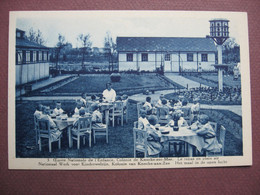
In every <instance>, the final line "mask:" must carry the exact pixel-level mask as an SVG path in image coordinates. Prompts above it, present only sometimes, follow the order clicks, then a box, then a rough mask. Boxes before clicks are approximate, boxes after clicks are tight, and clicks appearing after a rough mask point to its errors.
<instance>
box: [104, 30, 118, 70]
mask: <svg viewBox="0 0 260 195" xmlns="http://www.w3.org/2000/svg"><path fill="white" fill-rule="evenodd" d="M104 48H105V52H106V54H107V55H108V61H109V71H110V62H111V65H112V71H113V70H114V65H113V63H114V57H115V56H116V43H115V42H114V40H113V38H112V35H111V33H110V32H109V31H107V32H106V36H105V38H104Z"/></svg>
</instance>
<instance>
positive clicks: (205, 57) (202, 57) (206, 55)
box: [201, 53, 208, 62]
mask: <svg viewBox="0 0 260 195" xmlns="http://www.w3.org/2000/svg"><path fill="white" fill-rule="evenodd" d="M201 61H202V62H207V61H208V54H206V53H204V54H201Z"/></svg>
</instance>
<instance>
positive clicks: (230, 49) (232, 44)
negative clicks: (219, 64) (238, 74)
mask: <svg viewBox="0 0 260 195" xmlns="http://www.w3.org/2000/svg"><path fill="white" fill-rule="evenodd" d="M222 56H223V63H225V64H232V63H237V62H240V46H239V44H238V43H236V40H235V38H229V39H228V40H227V41H226V42H225V43H224V44H223V53H222Z"/></svg>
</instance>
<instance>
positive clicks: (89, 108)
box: [85, 101, 93, 113]
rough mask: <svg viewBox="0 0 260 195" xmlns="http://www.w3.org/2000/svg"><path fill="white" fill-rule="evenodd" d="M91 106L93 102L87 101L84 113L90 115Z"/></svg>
mask: <svg viewBox="0 0 260 195" xmlns="http://www.w3.org/2000/svg"><path fill="white" fill-rule="evenodd" d="M92 104H93V102H91V101H87V103H86V109H85V110H86V112H87V113H92V110H91V105H92Z"/></svg>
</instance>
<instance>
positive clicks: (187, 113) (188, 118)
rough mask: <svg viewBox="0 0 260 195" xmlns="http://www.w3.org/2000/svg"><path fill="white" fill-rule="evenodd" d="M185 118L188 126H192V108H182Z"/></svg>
mask: <svg viewBox="0 0 260 195" xmlns="http://www.w3.org/2000/svg"><path fill="white" fill-rule="evenodd" d="M181 110H182V112H183V118H184V119H185V120H186V121H187V123H188V125H191V121H192V116H191V110H190V107H182V109H181Z"/></svg>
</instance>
